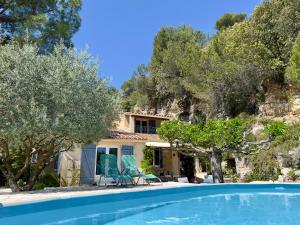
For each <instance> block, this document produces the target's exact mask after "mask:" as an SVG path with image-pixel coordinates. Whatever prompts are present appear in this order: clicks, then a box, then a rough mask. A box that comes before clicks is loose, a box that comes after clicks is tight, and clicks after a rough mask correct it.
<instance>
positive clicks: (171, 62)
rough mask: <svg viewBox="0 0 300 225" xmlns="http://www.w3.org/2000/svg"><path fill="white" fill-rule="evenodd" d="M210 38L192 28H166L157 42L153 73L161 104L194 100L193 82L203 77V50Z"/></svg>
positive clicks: (151, 71) (151, 66)
mask: <svg viewBox="0 0 300 225" xmlns="http://www.w3.org/2000/svg"><path fill="white" fill-rule="evenodd" d="M206 42H207V37H206V36H205V35H204V34H203V33H201V32H200V31H195V30H193V29H192V28H190V27H186V26H181V27H178V28H173V27H167V28H162V29H161V30H160V31H159V32H158V34H157V35H156V37H155V39H154V46H153V55H152V58H151V63H150V65H149V71H150V73H151V77H152V79H153V82H154V85H155V91H156V97H157V99H158V101H160V102H164V101H165V100H167V101H172V100H173V99H174V98H179V99H185V98H190V97H191V95H192V94H191V92H192V89H191V87H192V85H191V82H190V80H191V79H192V78H195V77H197V78H198V79H201V76H199V75H200V74H199V67H198V65H199V59H200V56H201V49H202V48H203V46H204V44H205V43H206Z"/></svg>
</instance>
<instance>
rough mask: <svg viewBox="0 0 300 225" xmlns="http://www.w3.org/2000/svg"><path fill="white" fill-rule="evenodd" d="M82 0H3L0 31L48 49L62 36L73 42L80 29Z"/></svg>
mask: <svg viewBox="0 0 300 225" xmlns="http://www.w3.org/2000/svg"><path fill="white" fill-rule="evenodd" d="M81 4H82V3H81V0H71V1H69V0H44V1H4V2H3V1H2V2H1V3H0V23H1V28H0V34H1V33H3V34H4V35H8V36H10V37H13V38H14V39H16V40H19V41H22V42H34V43H36V44H37V45H38V46H39V47H40V51H42V52H48V51H52V50H53V46H54V45H55V44H58V43H59V42H60V41H61V40H63V43H64V44H65V45H67V46H71V45H72V42H71V38H72V35H73V34H74V33H75V32H76V31H77V30H78V29H79V26H80V17H79V10H80V9H81Z"/></svg>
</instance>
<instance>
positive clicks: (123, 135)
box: [110, 130, 160, 141]
mask: <svg viewBox="0 0 300 225" xmlns="http://www.w3.org/2000/svg"><path fill="white" fill-rule="evenodd" d="M110 138H112V139H129V140H143V141H160V138H159V136H158V135H157V134H142V133H130V132H127V131H123V130H111V131H110Z"/></svg>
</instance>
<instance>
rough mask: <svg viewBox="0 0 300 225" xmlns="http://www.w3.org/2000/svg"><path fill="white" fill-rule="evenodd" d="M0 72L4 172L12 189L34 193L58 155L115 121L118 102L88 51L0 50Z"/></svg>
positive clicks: (15, 47) (0, 145) (98, 135)
mask: <svg viewBox="0 0 300 225" xmlns="http://www.w3.org/2000/svg"><path fill="white" fill-rule="evenodd" d="M0 71H1V72H0V169H1V171H2V172H3V174H4V175H5V176H6V178H7V180H8V183H9V186H10V187H11V189H12V190H13V191H20V190H23V189H24V190H31V189H32V187H33V185H34V184H35V182H36V181H37V180H38V178H39V176H40V175H41V173H42V172H43V170H44V169H45V168H46V167H47V166H48V165H49V164H51V163H52V162H53V161H54V158H55V156H56V155H57V154H58V152H59V151H69V150H71V149H72V147H73V146H74V144H75V143H79V144H80V143H82V144H84V143H91V142H94V141H97V140H99V139H100V138H101V137H103V136H104V135H105V134H106V131H107V129H108V128H110V127H111V126H112V123H113V121H114V120H115V119H116V118H117V115H118V107H117V106H116V98H115V96H114V95H113V94H112V92H111V91H110V88H109V87H108V86H107V82H106V81H105V80H101V79H99V78H97V73H98V66H97V63H96V61H95V60H93V59H92V58H91V57H90V56H89V55H88V54H87V53H85V52H82V53H78V52H76V51H75V50H72V49H67V48H65V47H63V46H62V45H59V46H56V47H55V48H54V51H53V53H51V54H48V55H41V54H39V53H38V48H37V47H36V46H31V45H24V46H22V47H21V46H20V45H18V44H13V45H5V46H0ZM21 183H23V184H24V187H23V185H22V187H21V185H20V184H21Z"/></svg>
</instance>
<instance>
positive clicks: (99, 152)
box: [96, 147, 106, 175]
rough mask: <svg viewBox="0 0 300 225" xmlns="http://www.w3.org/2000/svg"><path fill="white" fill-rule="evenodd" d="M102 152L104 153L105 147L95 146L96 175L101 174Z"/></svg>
mask: <svg viewBox="0 0 300 225" xmlns="http://www.w3.org/2000/svg"><path fill="white" fill-rule="evenodd" d="M103 154H106V148H104V147H97V161H96V162H97V163H96V175H100V174H101V167H100V158H101V155H103Z"/></svg>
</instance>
